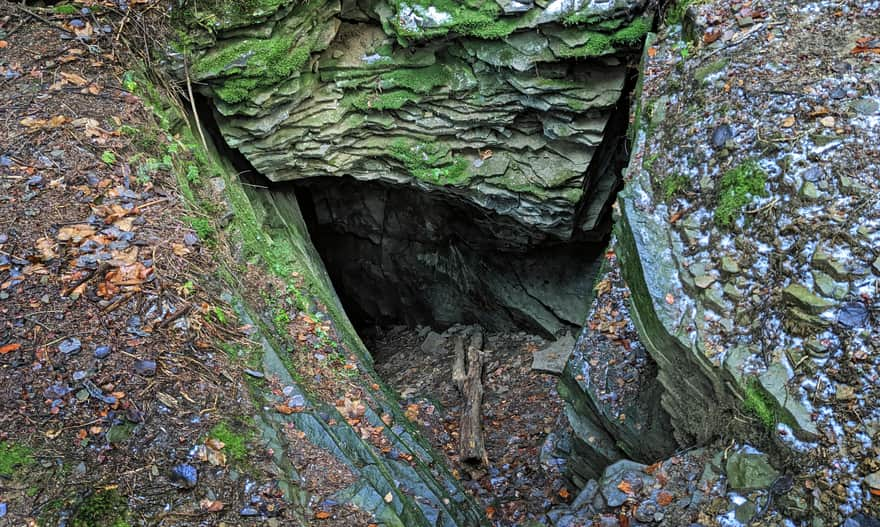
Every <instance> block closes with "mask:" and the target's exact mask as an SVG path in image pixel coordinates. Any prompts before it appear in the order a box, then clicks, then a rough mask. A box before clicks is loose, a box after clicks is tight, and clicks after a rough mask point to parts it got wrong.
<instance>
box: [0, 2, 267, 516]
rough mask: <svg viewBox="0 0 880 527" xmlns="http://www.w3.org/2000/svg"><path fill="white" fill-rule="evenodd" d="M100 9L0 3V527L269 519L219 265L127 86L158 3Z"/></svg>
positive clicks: (174, 152)
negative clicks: (250, 513) (255, 513)
mask: <svg viewBox="0 0 880 527" xmlns="http://www.w3.org/2000/svg"><path fill="white" fill-rule="evenodd" d="M99 4H102V3H98V2H86V3H80V4H77V5H76V6H75V7H76V11H74V12H70V11H63V12H59V11H62V10H60V9H52V8H36V7H24V6H23V5H18V4H15V5H14V4H12V3H9V2H2V3H0V120H2V123H3V126H2V127H0V525H15V526H20V525H36V524H45V525H54V524H58V522H62V521H66V523H67V524H68V525H74V526H84V525H114V526H117V527H122V526H124V525H130V524H135V523H137V524H149V525H175V526H180V525H223V521H224V520H225V521H228V522H231V523H228V524H234V525H241V524H248V523H249V522H250V521H251V519H250V518H248V517H247V515H246V514H245V513H246V512H247V511H246V509H247V508H248V507H255V508H257V509H260V510H261V511H262V512H264V513H265V512H266V511H272V512H271V514H268V516H277V517H279V518H283V517H284V506H283V505H282V504H281V503H280V502H279V500H278V496H279V492H278V490H277V488H276V485H275V474H274V473H273V470H274V469H273V467H272V466H271V465H270V464H268V463H267V462H266V461H267V460H268V459H269V456H268V455H267V453H266V452H265V451H261V447H260V445H259V444H258V443H255V442H253V441H251V439H252V438H253V437H254V435H253V434H254V431H253V425H252V423H251V422H249V420H248V419H246V418H238V417H234V416H247V415H248V414H249V413H250V411H249V408H251V405H252V402H251V401H250V400H249V394H248V393H249V392H248V390H247V389H246V386H245V383H244V381H243V377H244V376H243V375H242V373H241V372H242V369H243V365H242V364H240V361H239V360H238V359H237V358H236V356H235V354H234V353H227V352H228V351H229V350H230V349H235V348H240V347H246V346H248V345H249V342H248V339H247V337H246V335H245V333H244V332H243V331H242V330H241V328H239V327H238V326H237V324H236V322H235V317H234V315H233V314H232V312H231V309H230V308H229V307H228V306H226V305H225V304H224V303H223V302H221V301H220V300H218V298H219V294H220V290H219V283H218V281H217V280H216V279H215V278H214V276H215V275H214V274H213V272H214V270H215V268H216V266H217V262H218V261H222V258H223V256H222V255H223V250H222V248H220V247H217V246H216V244H215V242H214V240H212V239H211V237H210V231H209V230H208V229H207V228H206V227H205V225H207V223H206V222H205V220H204V218H200V217H195V216H193V213H192V212H188V211H187V210H185V208H184V207H183V204H182V199H181V197H180V196H179V195H178V194H177V190H176V189H177V185H175V182H174V179H173V176H172V172H173V171H175V170H178V171H179V170H181V167H189V166H191V165H188V163H189V161H190V159H189V158H188V157H187V156H188V154H187V153H186V152H185V151H184V150H183V149H182V148H180V145H179V143H178V141H177V139H176V138H174V137H169V136H168V135H167V134H166V133H165V132H164V131H162V130H161V129H160V128H159V126H158V125H157V123H156V121H155V119H154V118H153V116H152V112H151V111H150V110H149V109H147V108H145V102H144V101H143V100H142V99H141V98H140V97H138V96H136V95H134V93H133V92H135V91H137V90H136V88H137V84H138V81H136V80H134V78H133V77H132V75H131V74H130V73H128V70H129V69H130V68H134V67H136V66H137V65H138V64H140V63H141V61H142V60H143V56H141V55H139V51H137V49H138V48H137V46H134V49H135V50H136V51H132V47H131V46H130V45H129V44H130V42H129V39H133V38H135V37H143V35H144V34H143V33H140V32H139V31H138V29H139V28H138V27H136V26H137V25H140V24H144V22H143V21H137V20H140V19H141V17H142V16H144V17H147V18H145V19H149V16H151V15H155V16H156V20H157V21H158V22H159V23H161V22H162V15H161V10H159V9H156V8H157V7H159V4H158V3H152V4H146V3H145V2H130V4H131V9H132V10H133V12H135V13H137V16H129V15H130V14H131V13H122V12H120V11H119V10H118V9H117V8H116V7H110V6H109V4H110V3H107V4H108V5H107V6H103V5H99ZM89 5H91V6H92V8H89V7H88V6H89ZM68 7H73V6H68ZM99 8H102V9H99ZM151 10H153V11H152V13H151V12H150V11H151ZM126 26H127V27H126ZM140 29H144V28H143V27H142V28H140ZM150 30H151V31H154V32H161V27H157V26H153V27H151V28H150ZM154 34H156V33H154ZM224 350H225V351H224ZM193 470H194V471H195V473H196V474H197V477H198V486H197V487H196V488H195V489H193V490H192V491H189V492H186V491H184V490H182V489H181V488H183V489H185V488H186V487H187V486H189V484H190V478H191V477H192V476H193ZM261 521H262V520H261ZM273 521H275V522H277V521H278V520H277V519H276V520H273Z"/></svg>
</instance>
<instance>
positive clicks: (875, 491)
mask: <svg viewBox="0 0 880 527" xmlns="http://www.w3.org/2000/svg"><path fill="white" fill-rule="evenodd" d="M871 494H873V495H874V496H880V489H871Z"/></svg>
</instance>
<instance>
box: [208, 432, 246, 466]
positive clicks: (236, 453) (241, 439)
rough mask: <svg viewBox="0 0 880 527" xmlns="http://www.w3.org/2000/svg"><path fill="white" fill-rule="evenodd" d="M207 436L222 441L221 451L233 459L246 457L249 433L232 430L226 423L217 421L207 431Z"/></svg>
mask: <svg viewBox="0 0 880 527" xmlns="http://www.w3.org/2000/svg"><path fill="white" fill-rule="evenodd" d="M208 437H211V438H213V439H216V440H218V441H222V442H223V444H224V445H225V446H224V447H223V451H224V452H226V455H228V456H229V458H230V459H232V460H233V461H241V460H243V459H245V458H246V457H247V443H248V440H249V439H250V434H249V433H247V432H236V431H233V430H232V429H231V428H230V427H229V425H228V424H226V423H218V424H217V425H215V426H214V428H212V429H211V431H210V432H208Z"/></svg>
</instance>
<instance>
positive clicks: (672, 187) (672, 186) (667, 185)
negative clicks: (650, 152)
mask: <svg viewBox="0 0 880 527" xmlns="http://www.w3.org/2000/svg"><path fill="white" fill-rule="evenodd" d="M652 163H653V161H652ZM689 181H690V180H689V179H688V177H687V176H685V175H684V174H672V175H671V176H669V177H667V178H665V179H664V180H663V181H662V182H661V183H660V186H661V188H662V190H663V197H664V198H666V201H669V200H670V199H672V198H673V197H675V196H676V195H677V194H678V193H680V192H681V191H682V190H684V188H685V187H686V186H687V184H688V182H689Z"/></svg>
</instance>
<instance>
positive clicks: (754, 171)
mask: <svg viewBox="0 0 880 527" xmlns="http://www.w3.org/2000/svg"><path fill="white" fill-rule="evenodd" d="M766 183H767V173H766V172H764V170H762V169H761V167H760V166H758V162H757V161H755V160H754V159H750V160H748V161H746V162H744V163H742V164H741V165H739V166H737V167H735V168H732V169H730V170H728V171H727V172H725V173H724V175H723V176H722V177H721V184H720V193H719V197H718V205H717V206H716V207H715V224H716V225H718V226H719V227H730V225H731V224H732V223H733V221H734V219H736V217H737V216H739V214H740V212H741V211H742V209H743V207H745V206H746V205H747V204H748V203H749V202H750V201H751V200H752V197H754V196H766V195H767V191H766V190H764V185H765V184H766Z"/></svg>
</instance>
